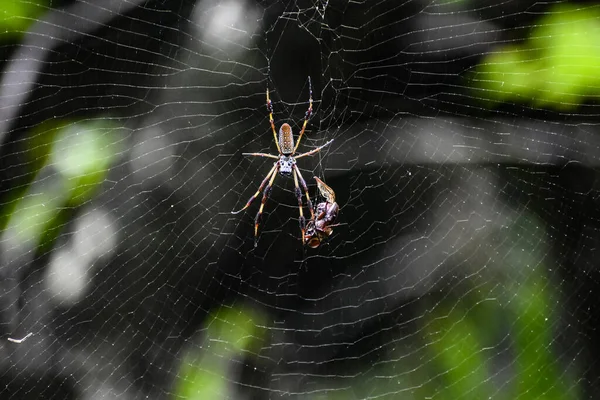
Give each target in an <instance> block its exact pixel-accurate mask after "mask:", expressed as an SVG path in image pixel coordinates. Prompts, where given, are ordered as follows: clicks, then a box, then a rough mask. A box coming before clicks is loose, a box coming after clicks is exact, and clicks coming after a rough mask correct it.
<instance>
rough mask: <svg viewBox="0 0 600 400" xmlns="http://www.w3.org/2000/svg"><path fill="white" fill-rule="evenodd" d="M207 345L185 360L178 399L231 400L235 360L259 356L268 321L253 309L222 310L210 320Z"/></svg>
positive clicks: (206, 329) (178, 382)
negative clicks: (226, 399) (229, 394)
mask: <svg viewBox="0 0 600 400" xmlns="http://www.w3.org/2000/svg"><path fill="white" fill-rule="evenodd" d="M207 321H208V322H207V323H206V325H205V330H204V338H203V339H202V342H203V344H202V345H201V346H200V348H197V347H195V348H192V349H190V351H189V352H188V353H187V354H186V356H185V358H184V359H183V361H182V363H181V367H180V371H179V374H178V376H179V379H178V380H177V382H176V384H177V387H176V391H175V398H178V399H182V398H183V399H193V400H205V399H225V398H228V397H229V396H228V391H229V389H230V382H231V380H230V379H231V375H236V372H237V371H232V364H233V363H232V361H233V360H238V361H242V360H243V359H244V358H245V357H247V356H250V357H252V355H253V354H257V353H258V351H259V349H260V347H261V345H262V343H263V342H264V340H265V333H266V325H265V322H266V318H265V316H264V315H263V314H262V313H260V312H259V311H257V310H255V309H253V308H250V307H233V308H229V307H222V308H220V309H219V310H217V311H216V312H215V313H213V314H212V315H211V316H210V317H208V318H207Z"/></svg>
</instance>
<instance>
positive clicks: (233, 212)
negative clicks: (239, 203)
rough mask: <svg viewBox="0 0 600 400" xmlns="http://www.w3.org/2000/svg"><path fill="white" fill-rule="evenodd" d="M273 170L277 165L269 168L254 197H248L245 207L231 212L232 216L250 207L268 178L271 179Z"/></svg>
mask: <svg viewBox="0 0 600 400" xmlns="http://www.w3.org/2000/svg"><path fill="white" fill-rule="evenodd" d="M275 168H277V163H275V165H273V168H271V170H270V171H269V173H268V174H267V176H265V179H263V181H262V183H261V184H260V186H259V188H258V190H257V191H256V193H254V196H252V197H250V200H248V202H247V203H246V205H245V206H244V208H242V209H241V210H239V211H232V212H231V213H232V214H239V213H241V212H242V211H244V210H245V209H246V208H248V207H250V204H252V202H253V201H254V199H256V198H257V197H258V195H259V193H260V191H261V190H263V187H265V185H266V184H267V182H268V181H269V178H270V177H271V175H272V174H274V173H275Z"/></svg>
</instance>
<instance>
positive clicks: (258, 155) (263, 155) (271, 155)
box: [242, 153, 279, 160]
mask: <svg viewBox="0 0 600 400" xmlns="http://www.w3.org/2000/svg"><path fill="white" fill-rule="evenodd" d="M242 155H243V156H255V157H267V158H274V159H275V160H279V157H277V156H274V155H273V154H267V153H242Z"/></svg>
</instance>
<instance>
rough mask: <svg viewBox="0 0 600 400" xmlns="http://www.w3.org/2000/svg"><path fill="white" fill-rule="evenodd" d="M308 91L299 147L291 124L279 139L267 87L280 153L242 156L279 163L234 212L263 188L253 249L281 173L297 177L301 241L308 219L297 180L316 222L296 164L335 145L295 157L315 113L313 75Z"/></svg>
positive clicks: (268, 107) (284, 126) (246, 154)
mask: <svg viewBox="0 0 600 400" xmlns="http://www.w3.org/2000/svg"><path fill="white" fill-rule="evenodd" d="M308 91H309V100H308V110H307V111H306V114H305V115H304V123H303V124H302V130H300V134H299V135H298V141H297V142H296V144H294V135H293V133H292V127H291V126H290V125H289V124H288V123H284V124H283V125H281V127H280V128H279V140H278V138H277V132H276V130H275V123H274V121H273V104H272V103H271V99H270V98H269V89H268V88H267V111H268V112H269V122H270V123H271V130H272V131H273V138H274V139H275V145H276V146H277V151H278V152H279V155H274V154H267V153H242V155H243V156H255V157H267V158H273V159H275V160H277V161H275V163H274V164H273V167H272V168H271V170H270V171H269V172H268V173H267V176H265V178H264V179H263V181H262V183H261V184H260V186H259V188H258V190H257V191H256V193H254V195H253V196H252V197H250V200H248V202H247V203H246V205H245V206H244V208H242V209H241V210H239V211H232V212H231V213H232V214H238V213H240V212H242V211H244V210H245V209H246V208H248V207H250V205H251V204H252V202H253V201H254V200H255V199H256V198H257V197H258V195H259V194H260V192H261V190H263V188H265V189H264V193H263V197H262V201H261V204H260V208H259V210H258V213H257V214H256V217H255V218H254V246H255V247H256V245H257V240H258V239H257V238H258V226H259V224H260V219H261V216H262V213H263V209H264V207H265V203H266V202H267V199H268V198H269V195H270V193H271V188H272V187H273V182H274V181H275V177H276V176H277V174H278V173H279V175H281V176H287V177H289V176H290V175H292V176H293V177H294V185H295V190H294V194H295V195H296V198H297V199H298V209H299V212H300V219H299V222H300V230H301V231H302V236H301V238H304V236H305V229H306V219H305V218H304V212H303V210H302V191H301V190H300V187H299V185H298V181H300V184H301V185H302V188H303V189H304V193H305V194H306V202H307V204H308V208H309V209H310V214H311V220H314V217H315V215H314V210H313V207H312V203H311V201H310V196H309V194H308V188H307V187H306V181H305V180H304V178H303V177H302V174H301V173H300V169H298V166H297V165H296V160H297V159H299V158H302V157H306V156H311V155H313V154H315V153H317V152H318V151H321V149H323V148H324V147H327V146H329V145H330V144H331V143H332V142H333V139H331V140H330V141H328V142H327V143H325V144H324V145H323V146H319V147H317V148H315V149H313V150H310V151H307V152H306V153H302V154H299V155H297V156H296V155H295V154H296V150H297V149H298V145H299V144H300V140H301V139H302V135H304V130H305V129H306V125H307V124H308V119H309V118H310V116H311V115H312V110H313V108H312V106H313V98H312V86H311V82H310V76H309V77H308ZM265 185H266V187H265Z"/></svg>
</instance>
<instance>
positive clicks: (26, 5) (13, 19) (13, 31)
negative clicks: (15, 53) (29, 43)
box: [0, 0, 48, 40]
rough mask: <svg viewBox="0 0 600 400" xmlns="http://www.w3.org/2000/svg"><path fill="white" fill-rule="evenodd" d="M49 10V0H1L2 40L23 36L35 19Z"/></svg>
mask: <svg viewBox="0 0 600 400" xmlns="http://www.w3.org/2000/svg"><path fill="white" fill-rule="evenodd" d="M47 10H48V0H28V1H25V0H2V1H1V2H0V40H3V36H4V37H5V38H6V37H7V36H8V38H10V39H9V40H14V37H15V36H17V37H18V36H21V35H22V34H23V33H24V32H25V31H26V30H27V29H28V28H29V25H31V24H32V23H33V22H35V19H36V18H37V17H38V16H39V15H40V14H43V13H44V12H46V11H47Z"/></svg>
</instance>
